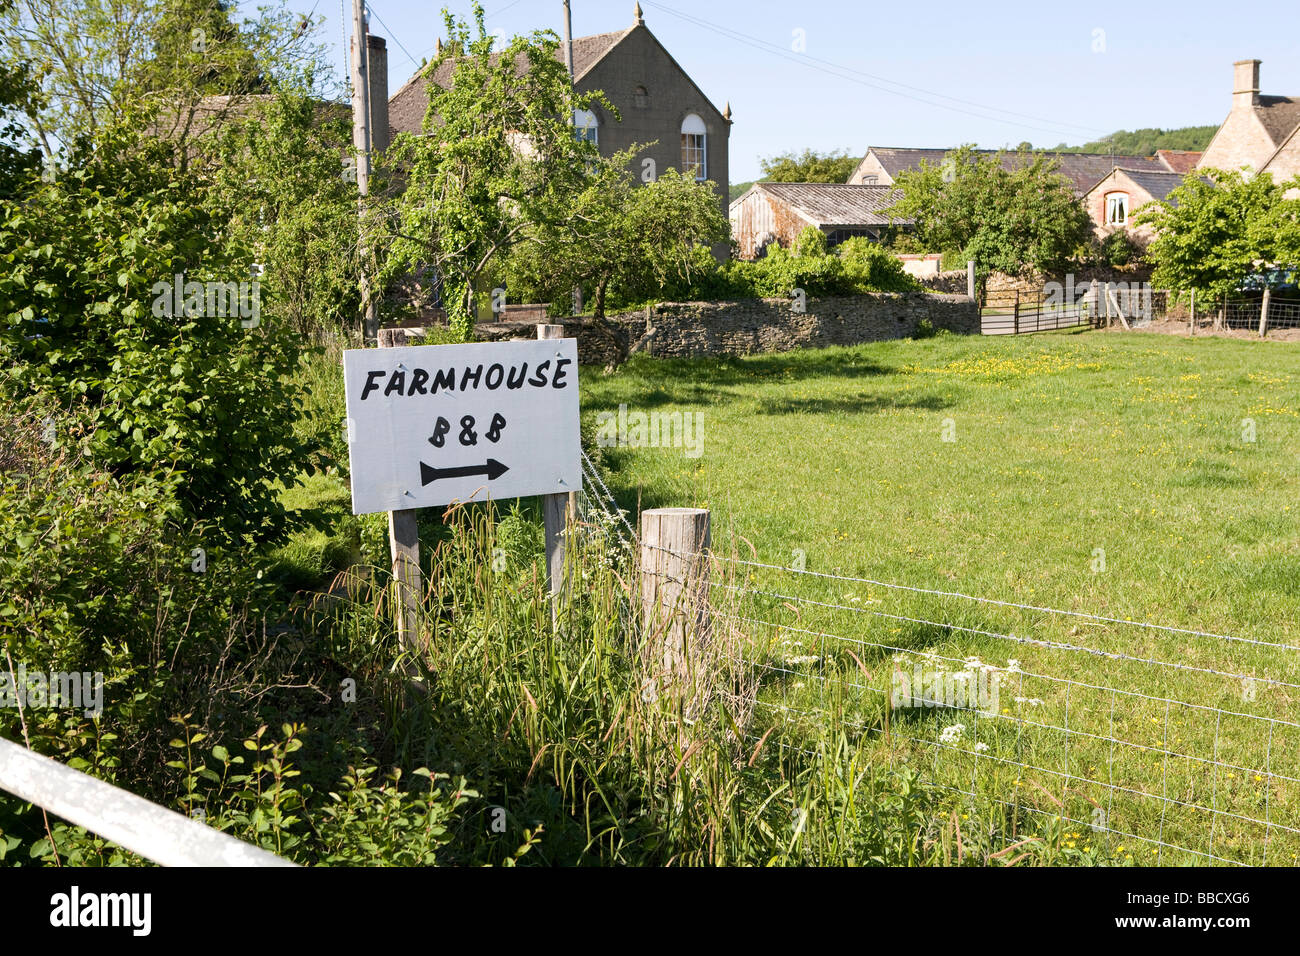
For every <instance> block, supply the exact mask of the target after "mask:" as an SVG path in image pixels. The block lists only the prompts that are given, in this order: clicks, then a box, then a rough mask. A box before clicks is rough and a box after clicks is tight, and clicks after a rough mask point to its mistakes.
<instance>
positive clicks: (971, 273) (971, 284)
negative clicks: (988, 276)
mask: <svg viewBox="0 0 1300 956" xmlns="http://www.w3.org/2000/svg"><path fill="white" fill-rule="evenodd" d="M966 298H968V299H970V300H971V301H972V302H974V301H975V260H974V259H967V260H966Z"/></svg>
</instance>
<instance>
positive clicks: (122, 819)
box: [0, 738, 296, 866]
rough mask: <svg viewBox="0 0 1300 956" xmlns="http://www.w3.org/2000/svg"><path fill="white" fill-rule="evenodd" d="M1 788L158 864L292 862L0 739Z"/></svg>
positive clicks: (277, 863) (259, 863) (261, 863)
mask: <svg viewBox="0 0 1300 956" xmlns="http://www.w3.org/2000/svg"><path fill="white" fill-rule="evenodd" d="M0 790H7V791H8V792H9V793H12V794H14V795H15V796H17V797H19V798H21V799H23V800H25V801H27V802H28V803H33V804H36V805H37V806H39V807H44V808H45V809H46V810H48V811H49V812H50V813H53V814H54V815H56V816H58V817H61V818H62V819H64V820H67V821H68V822H69V823H74V824H77V825H78V826H83V827H85V828H86V829H87V830H90V831H92V832H94V833H97V834H99V835H100V836H101V837H103V838H104V839H106V840H111V841H112V842H113V843H116V844H118V845H119V846H122V847H124V848H126V849H127V850H130V851H131V852H132V853H135V854H137V855H139V856H142V857H145V858H146V859H149V860H152V861H153V862H155V863H157V864H159V865H161V866H295V865H296V864H294V863H291V862H289V861H288V860H285V859H281V858H280V857H278V856H276V855H275V854H274V853H268V852H267V851H266V850H262V849H259V848H258V847H255V846H252V845H250V844H248V843H244V842H243V841H242V840H237V839H235V838H234V837H232V836H230V835H229V834H226V833H222V832H221V831H220V830H214V829H212V828H211V827H209V826H206V825H204V824H202V823H199V822H198V821H197V820H191V819H189V818H188V817H185V816H182V815H181V814H179V813H176V812H175V811H173V810H168V809H167V808H166V807H160V806H158V804H156V803H151V802H149V801H148V800H146V799H144V798H143V797H138V796H136V795H135V794H133V793H130V792H128V791H126V790H123V789H122V788H121V787H115V786H113V785H112V784H111V783H105V782H104V781H103V780H97V779H95V778H94V777H91V776H89V775H87V774H84V773H81V772H80V771H78V770H73V769H72V768H71V767H65V766H64V765H63V764H61V763H59V762H58V761H57V760H51V759H50V758H49V757H43V756H41V755H40V754H38V753H34V752H32V751H30V750H28V749H27V748H26V747H22V746H19V745H18V744H15V743H13V742H12V741H9V740H5V739H3V738H0Z"/></svg>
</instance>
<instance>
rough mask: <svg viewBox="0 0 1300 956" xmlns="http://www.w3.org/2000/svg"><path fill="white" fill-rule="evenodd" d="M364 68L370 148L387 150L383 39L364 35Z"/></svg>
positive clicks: (385, 63) (385, 65) (386, 93)
mask: <svg viewBox="0 0 1300 956" xmlns="http://www.w3.org/2000/svg"><path fill="white" fill-rule="evenodd" d="M366 67H367V72H368V74H369V77H370V148H371V151H372V152H375V153H382V152H383V151H384V150H386V149H388V44H387V42H385V40H384V38H383V37H380V36H375V35H374V34H373V33H367V34H366Z"/></svg>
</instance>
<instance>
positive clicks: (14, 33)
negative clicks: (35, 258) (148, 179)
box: [0, 0, 324, 165]
mask: <svg viewBox="0 0 1300 956" xmlns="http://www.w3.org/2000/svg"><path fill="white" fill-rule="evenodd" d="M230 10H231V8H230V6H229V5H227V4H225V3H222V2H220V0H115V2H114V3H112V4H108V5H106V4H104V3H102V2H100V0H21V8H20V7H17V6H14V7H10V8H9V9H7V10H3V11H0V26H3V30H4V33H5V35H6V37H7V38H8V42H7V43H6V46H5V50H4V54H3V55H4V57H5V59H4V61H3V62H0V69H10V68H13V67H14V66H15V65H16V64H20V63H25V64H30V68H31V69H32V70H33V71H34V73H35V75H37V76H39V77H40V78H41V95H40V96H37V97H33V98H32V99H30V100H29V101H28V103H27V104H26V109H25V122H26V124H27V125H28V127H29V128H30V130H31V131H32V134H33V135H34V136H35V137H36V138H37V139H38V140H39V142H40V143H41V146H42V149H43V151H44V152H45V155H46V156H47V157H49V158H53V157H54V156H55V155H56V154H57V153H58V151H59V149H60V148H61V147H62V146H66V145H67V144H69V143H72V142H74V141H75V140H77V139H78V138H81V137H86V136H96V135H98V134H99V133H100V132H101V131H103V130H105V129H107V128H111V127H114V126H123V127H129V128H137V129H149V130H151V131H153V132H154V134H155V135H160V136H165V137H167V138H168V139H171V140H172V141H174V142H177V143H180V144H186V143H187V142H188V141H189V140H190V139H192V138H196V137H199V136H202V135H204V134H205V133H209V132H211V131H213V130H216V129H219V128H220V127H221V126H223V125H224V123H225V122H226V121H227V120H229V119H230V118H231V117H233V116H237V115H239V113H240V111H241V110H242V109H243V108H244V105H245V104H246V103H247V102H248V100H249V98H250V97H251V96H253V95H256V94H264V93H267V92H268V91H269V86H268V83H269V80H270V78H272V77H275V76H278V75H280V74H282V73H284V72H286V71H289V70H292V69H295V68H300V67H301V66H302V65H303V64H304V63H309V62H315V63H318V64H319V63H320V62H322V59H321V58H322V57H323V51H324V48H323V47H322V46H321V45H320V44H318V43H314V42H313V40H312V35H311V31H310V29H309V28H310V26H311V22H310V20H307V19H304V18H303V17H301V16H300V15H298V14H294V13H292V12H290V11H289V10H288V9H287V8H286V7H285V6H284V4H283V2H282V0H281V2H280V3H279V4H278V5H277V6H265V7H261V8H259V9H258V12H257V15H256V16H255V17H254V18H252V19H247V20H244V21H243V22H241V23H238V24H236V23H234V22H233V21H232V20H231V18H230ZM189 158H190V153H189V152H188V151H187V150H180V151H177V152H176V153H175V154H174V161H175V162H177V163H178V164H181V165H184V164H185V163H186V162H187V161H188V159H189Z"/></svg>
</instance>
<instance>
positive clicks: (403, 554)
mask: <svg viewBox="0 0 1300 956" xmlns="http://www.w3.org/2000/svg"><path fill="white" fill-rule="evenodd" d="M399 335H401V336H402V342H403V343H405V341H406V337H405V335H404V333H403V332H402V330H401V329H380V330H379V347H380V348H381V349H387V348H393V347H395V346H396V345H397V337H398V336H399ZM388 548H389V553H390V554H391V555H392V559H393V564H392V571H393V589H394V595H393V596H394V598H395V601H396V607H397V640H398V643H399V644H400V645H401V647H402V649H403V650H407V651H410V650H415V646H414V645H415V642H416V638H417V635H419V633H420V593H421V591H422V589H423V582H422V581H421V575H420V531H419V526H418V524H417V522H416V520H415V509H414V508H411V509H409V510H405V511H390V512H388Z"/></svg>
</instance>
